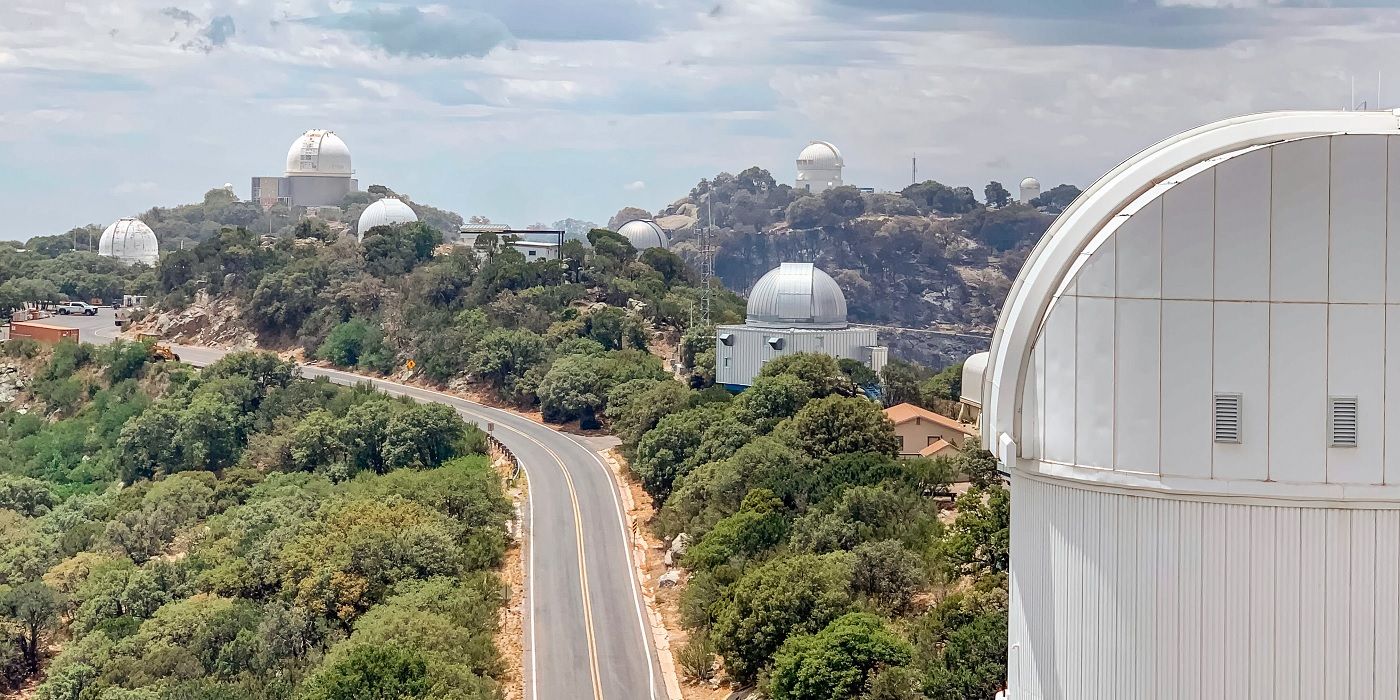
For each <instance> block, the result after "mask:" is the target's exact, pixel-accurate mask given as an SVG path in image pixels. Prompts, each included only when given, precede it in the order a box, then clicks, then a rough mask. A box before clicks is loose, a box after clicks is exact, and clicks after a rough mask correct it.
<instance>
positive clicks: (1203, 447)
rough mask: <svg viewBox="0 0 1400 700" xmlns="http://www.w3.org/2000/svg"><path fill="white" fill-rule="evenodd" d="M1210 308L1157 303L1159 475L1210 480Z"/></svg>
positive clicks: (1196, 303)
mask: <svg viewBox="0 0 1400 700" xmlns="http://www.w3.org/2000/svg"><path fill="white" fill-rule="evenodd" d="M1211 354H1212V353H1211V304H1210V302H1202V301H1164V302H1162V473H1163V474H1171V475H1176V476H1198V477H1209V476H1210V469H1211V465H1210V458H1211V440H1210V399H1211V396H1210V387H1211V370H1210V367H1211V360H1212V357H1211Z"/></svg>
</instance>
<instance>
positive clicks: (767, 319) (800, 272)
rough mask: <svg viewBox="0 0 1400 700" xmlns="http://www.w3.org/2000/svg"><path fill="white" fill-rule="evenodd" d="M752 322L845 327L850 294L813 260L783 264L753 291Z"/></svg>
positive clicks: (757, 323)
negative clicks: (847, 294) (818, 267)
mask: <svg viewBox="0 0 1400 700" xmlns="http://www.w3.org/2000/svg"><path fill="white" fill-rule="evenodd" d="M748 324H749V325H751V326H769V327H774V328H845V327H846V325H847V323H846V295H845V294H842V293H841V287H840V285H838V284H836V280H834V279H832V278H831V275H828V274H826V273H825V272H822V271H821V270H819V269H817V266H816V265H813V264H812V263H783V264H782V265H779V266H778V267H776V268H774V269H772V270H769V271H768V274H766V275H764V276H763V277H762V278H760V279H759V280H758V283H757V284H755V285H754V286H753V291H752V292H749V307H748Z"/></svg>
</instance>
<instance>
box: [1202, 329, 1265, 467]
mask: <svg viewBox="0 0 1400 700" xmlns="http://www.w3.org/2000/svg"><path fill="white" fill-rule="evenodd" d="M1214 354H1215V360H1214V368H1215V370H1214V372H1213V374H1214V377H1215V386H1214V392H1215V393H1238V394H1240V395H1241V398H1242V401H1241V413H1242V415H1241V416H1240V418H1241V431H1240V437H1241V439H1240V441H1239V442H1238V443H1213V444H1212V445H1211V447H1212V448H1213V451H1214V460H1215V461H1214V470H1213V474H1214V477H1215V478H1216V479H1254V480H1258V481H1263V480H1264V479H1267V478H1268V476H1269V361H1268V357H1269V307H1268V305H1267V304H1258V303H1240V302H1216V304H1215V350H1214Z"/></svg>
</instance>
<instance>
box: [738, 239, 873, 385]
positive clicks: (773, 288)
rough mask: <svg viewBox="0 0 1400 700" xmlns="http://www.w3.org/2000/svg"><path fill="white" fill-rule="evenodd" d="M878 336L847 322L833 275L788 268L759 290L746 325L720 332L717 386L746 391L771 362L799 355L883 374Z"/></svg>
mask: <svg viewBox="0 0 1400 700" xmlns="http://www.w3.org/2000/svg"><path fill="white" fill-rule="evenodd" d="M877 335H878V334H877V332H876V331H875V329H874V328H857V327H854V326H851V325H850V324H849V323H847V322H846V295H845V294H842V293H841V287H840V286H838V285H837V284H836V280H834V279H832V278H831V275H828V274H826V273H825V272H822V271H821V270H820V269H818V268H817V266H816V265H813V264H812V263H783V264H782V265H779V266H778V267H776V268H774V269H772V270H769V271H768V273H767V274H765V275H764V276H763V277H762V278H760V279H759V280H758V282H757V283H756V284H754V286H753V291H752V292H749V305H748V311H747V320H746V321H745V322H744V325H742V326H719V327H717V328H716V329H715V382H716V383H717V384H721V385H724V387H725V388H727V389H730V390H732V391H737V390H741V389H743V388H745V387H748V386H751V385H752V384H753V379H754V377H756V376H758V373H759V371H760V370H762V369H763V365H764V364H766V363H767V362H768V361H769V360H771V359H773V358H775V357H781V356H783V355H791V354H793V353H798V352H819V353H824V354H827V355H831V356H833V357H836V358H838V359H839V358H850V359H853V360H858V361H860V362H863V363H865V364H866V365H868V366H869V367H870V368H871V369H873V370H875V371H876V372H878V371H880V370H881V369H882V368H884V366H885V361H886V360H887V359H888V357H889V348H886V347H883V346H880V345H879V342H880V341H879V339H878V337H877Z"/></svg>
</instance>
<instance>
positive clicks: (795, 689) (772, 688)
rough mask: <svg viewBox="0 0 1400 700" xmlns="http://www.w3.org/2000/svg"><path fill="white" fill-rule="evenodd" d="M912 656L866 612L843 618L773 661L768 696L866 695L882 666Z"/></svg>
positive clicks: (778, 699)
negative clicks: (874, 675)
mask: <svg viewBox="0 0 1400 700" xmlns="http://www.w3.org/2000/svg"><path fill="white" fill-rule="evenodd" d="M913 655H914V649H913V647H912V646H910V644H909V642H906V641H904V640H903V639H900V638H899V637H898V636H897V635H895V633H894V632H892V631H890V629H889V628H888V627H886V626H885V623H884V621H883V620H881V619H880V618H878V617H876V616H874V615H870V614H866V613H851V614H849V615H844V616H842V617H840V618H838V619H836V620H835V621H834V622H832V623H831V624H830V625H828V626H827V627H826V628H825V629H823V630H822V631H821V632H818V633H817V634H815V635H802V636H798V637H793V638H791V639H789V640H788V641H787V642H786V643H785V644H783V647H782V649H781V650H780V651H779V652H778V655H777V656H776V657H775V658H774V660H773V673H772V675H771V677H770V678H769V681H768V683H767V687H766V689H765V691H764V692H765V693H766V694H767V696H768V697H771V698H773V700H827V699H828V698H854V697H857V696H859V695H861V694H863V693H864V692H865V691H866V690H867V688H868V684H869V680H870V677H871V676H872V675H873V674H875V673H876V672H878V671H879V670H880V669H881V668H884V667H887V666H902V665H904V664H907V663H908V662H909V660H910V659H911V658H912V657H913Z"/></svg>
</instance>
